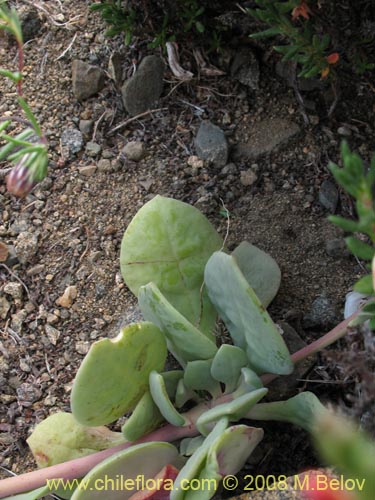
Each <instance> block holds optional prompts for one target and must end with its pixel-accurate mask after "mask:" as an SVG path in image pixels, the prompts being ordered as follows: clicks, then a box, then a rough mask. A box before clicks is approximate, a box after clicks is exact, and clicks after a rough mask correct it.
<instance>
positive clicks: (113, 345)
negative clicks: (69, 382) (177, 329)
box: [71, 322, 167, 426]
mask: <svg viewBox="0 0 375 500" xmlns="http://www.w3.org/2000/svg"><path fill="white" fill-rule="evenodd" d="M166 356H167V349H166V343H165V338H164V335H163V334H162V333H161V331H160V330H159V329H158V328H157V327H156V326H155V325H153V324H152V323H147V322H143V323H138V324H133V325H129V326H128V327H126V328H124V329H123V330H121V332H120V334H119V335H118V336H117V337H116V338H114V339H103V340H99V341H98V342H95V343H94V344H93V345H92V346H91V348H90V350H89V352H88V353H87V355H86V357H85V359H84V360H83V362H82V364H81V366H80V368H79V370H78V372H77V375H76V378H75V380H74V384H73V389H72V395H71V406H72V412H73V415H74V417H75V418H76V419H77V420H78V422H80V423H81V424H83V425H89V426H94V425H105V424H108V423H111V422H113V421H115V420H116V419H118V418H119V417H121V416H122V415H124V413H126V412H128V411H130V410H132V409H133V408H134V407H135V406H136V404H137V403H138V401H139V400H140V399H141V397H142V396H143V394H144V393H145V392H146V390H147V389H148V378H149V375H150V373H151V371H152V370H159V371H161V370H162V369H163V367H164V363H165V360H166Z"/></svg>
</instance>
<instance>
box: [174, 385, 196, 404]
mask: <svg viewBox="0 0 375 500" xmlns="http://www.w3.org/2000/svg"><path fill="white" fill-rule="evenodd" d="M192 399H193V400H197V401H198V400H199V399H200V398H199V396H198V395H197V393H196V392H194V391H192V390H191V389H188V388H187V387H186V385H185V383H184V379H181V380H179V382H178V384H177V388H176V394H175V397H174V403H175V405H176V407H177V408H182V407H183V406H184V404H185V403H187V402H188V401H190V400H192Z"/></svg>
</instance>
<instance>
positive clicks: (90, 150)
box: [85, 141, 102, 157]
mask: <svg viewBox="0 0 375 500" xmlns="http://www.w3.org/2000/svg"><path fill="white" fill-rule="evenodd" d="M101 150H102V148H101V146H100V145H99V144H98V143H97V142H91V141H90V142H88V143H87V144H86V149H85V151H86V154H87V155H88V156H91V157H93V156H98V154H99V153H100V151H101Z"/></svg>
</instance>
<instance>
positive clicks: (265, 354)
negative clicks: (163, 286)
mask: <svg viewBox="0 0 375 500" xmlns="http://www.w3.org/2000/svg"><path fill="white" fill-rule="evenodd" d="M204 276H205V283H206V286H207V289H208V294H209V296H210V299H211V301H212V303H213V304H214V305H215V307H216V309H217V311H218V313H219V315H220V316H221V318H222V319H223V320H224V322H225V324H226V326H227V328H228V330H229V332H230V335H231V337H232V339H233V343H234V344H235V345H236V346H237V347H240V348H241V349H244V350H246V354H247V357H248V359H249V365H250V367H251V368H252V369H253V370H254V371H256V372H257V373H276V374H279V375H289V374H290V373H291V372H292V371H293V363H292V360H291V358H290V354H289V352H288V349H287V347H286V345H285V342H284V340H283V338H282V336H281V335H280V332H279V330H278V329H277V327H276V325H275V324H274V322H273V321H272V319H271V317H270V316H269V314H268V312H267V311H266V309H265V307H264V306H263V305H262V304H261V302H260V301H259V299H258V297H257V296H256V294H255V293H254V290H253V289H252V288H251V286H250V285H249V283H248V282H247V280H246V279H245V277H244V275H243V274H242V272H241V270H240V268H239V267H238V265H237V262H236V260H235V258H234V257H232V256H230V255H226V254H225V253H224V252H215V253H214V254H213V255H212V256H211V257H210V259H209V261H208V262H207V265H206V268H205V273H204Z"/></svg>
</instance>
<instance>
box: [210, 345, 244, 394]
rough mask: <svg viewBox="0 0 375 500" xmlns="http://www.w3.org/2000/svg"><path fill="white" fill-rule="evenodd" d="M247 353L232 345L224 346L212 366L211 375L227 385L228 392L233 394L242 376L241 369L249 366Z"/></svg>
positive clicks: (220, 348) (216, 355)
mask: <svg viewBox="0 0 375 500" xmlns="http://www.w3.org/2000/svg"><path fill="white" fill-rule="evenodd" d="M248 362H249V361H248V359H247V356H246V353H245V351H243V350H242V349H240V348H239V347H236V346H234V345H230V344H222V345H221V346H220V347H219V350H218V351H217V353H216V354H215V357H214V359H213V360H212V365H211V375H212V377H213V378H214V379H215V380H218V381H219V382H222V383H224V384H225V386H226V387H225V389H226V392H232V391H233V390H234V388H235V386H236V384H237V382H238V379H239V378H240V375H241V368H243V367H245V366H246V365H247V364H248Z"/></svg>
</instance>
